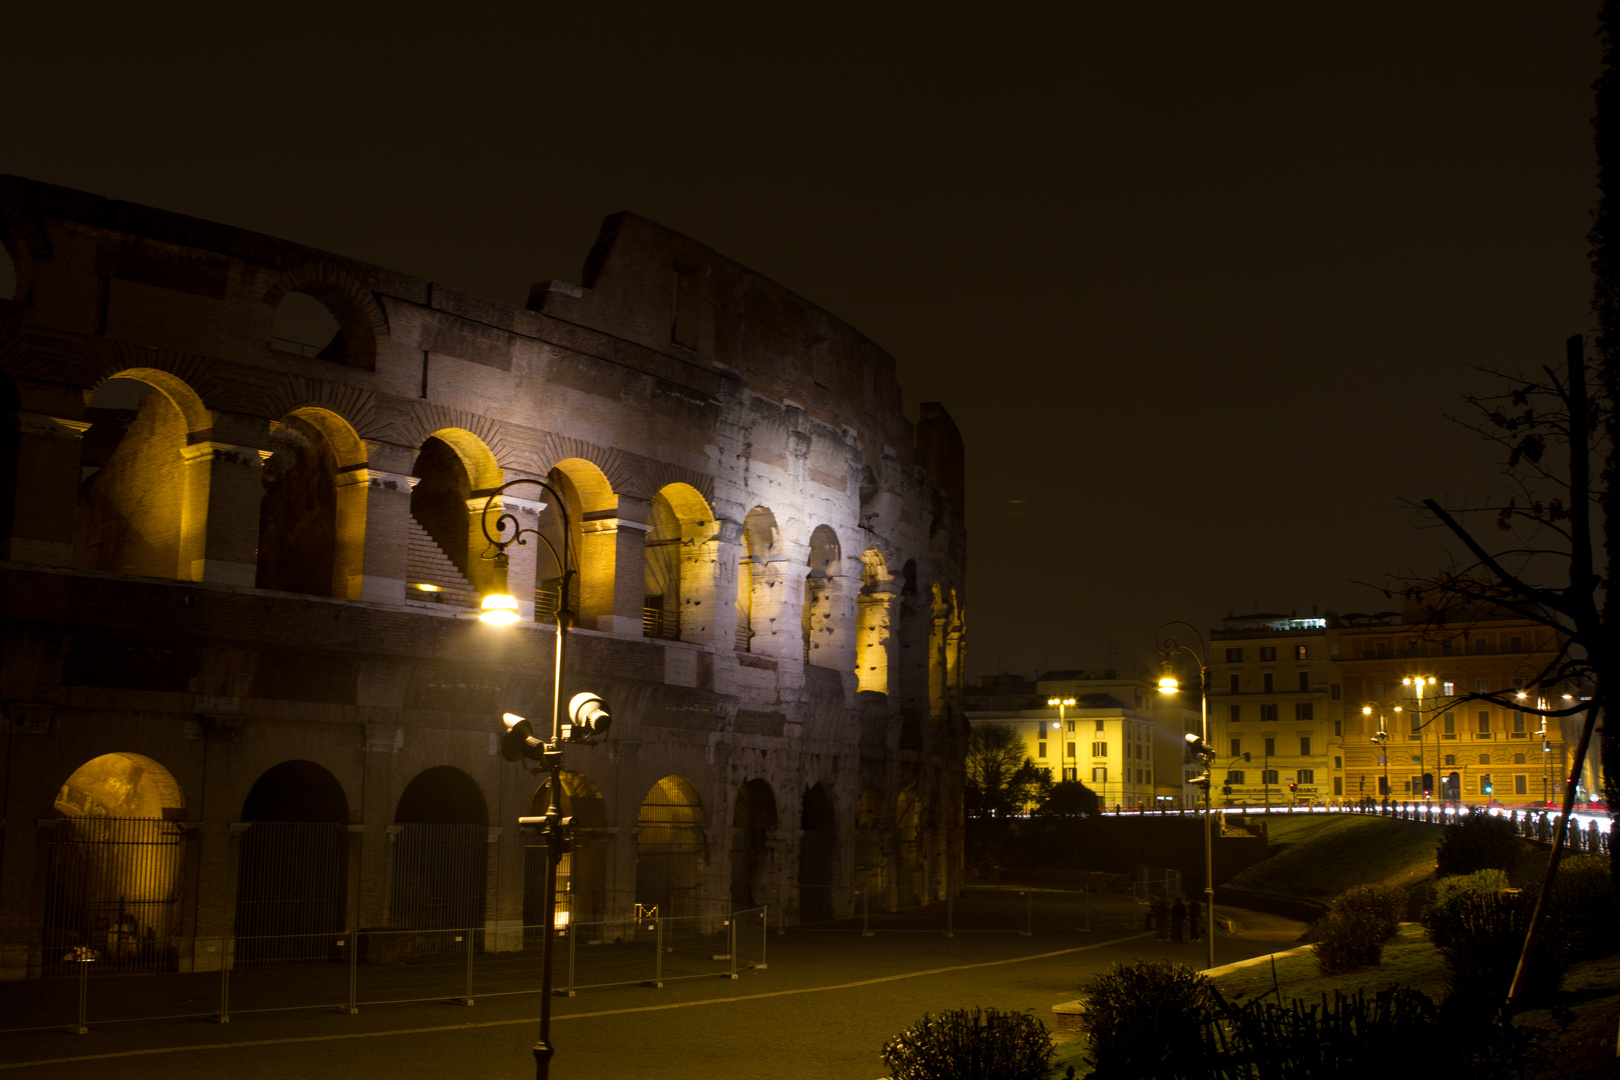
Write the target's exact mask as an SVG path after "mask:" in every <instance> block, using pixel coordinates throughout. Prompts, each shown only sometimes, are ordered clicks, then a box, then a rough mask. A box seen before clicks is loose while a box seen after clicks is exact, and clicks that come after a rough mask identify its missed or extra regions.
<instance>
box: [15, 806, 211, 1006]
mask: <svg viewBox="0 0 1620 1080" xmlns="http://www.w3.org/2000/svg"><path fill="white" fill-rule="evenodd" d="M67 821H68V824H67V825H66V826H59V827H58V828H57V830H56V832H55V834H54V835H53V836H52V837H51V840H50V853H49V861H48V870H47V876H46V886H45V888H46V893H45V957H44V966H45V971H46V973H47V974H60V973H62V972H63V971H65V970H67V968H68V967H69V964H68V962H67V961H66V959H65V957H66V955H67V953H68V952H69V950H71V949H73V948H75V947H78V946H84V947H88V948H90V949H92V950H94V954H95V957H96V960H97V961H98V963H99V964H100V965H101V967H100V970H108V969H112V970H117V971H164V970H167V969H168V968H169V967H171V966H172V964H171V960H172V956H171V954H172V952H173V949H172V942H173V939H174V937H175V936H176V934H177V933H178V932H179V929H180V893H181V884H182V882H183V881H184V877H185V875H184V864H185V849H184V847H183V846H182V839H183V835H184V834H183V833H182V831H181V828H180V826H179V825H178V824H176V823H175V822H172V821H164V820H162V819H159V818H114V817H74V818H68V819H67Z"/></svg>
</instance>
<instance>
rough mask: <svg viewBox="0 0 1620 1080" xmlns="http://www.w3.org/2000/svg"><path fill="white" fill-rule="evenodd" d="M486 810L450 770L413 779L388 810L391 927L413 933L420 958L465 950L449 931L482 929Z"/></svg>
mask: <svg viewBox="0 0 1620 1080" xmlns="http://www.w3.org/2000/svg"><path fill="white" fill-rule="evenodd" d="M488 826H489V804H488V803H487V801H486V800H485V798H484V792H483V789H482V788H480V787H479V786H478V782H477V781H476V780H474V779H473V778H472V777H471V776H468V775H467V774H466V773H465V772H463V771H462V770H460V769H458V768H456V767H455V766H453V765H435V766H433V767H431V768H427V769H423V770H422V771H421V772H419V773H417V774H416V776H415V777H414V778H412V780H411V782H410V783H409V784H407V785H406V786H405V790H404V791H403V792H401V793H400V796H399V802H398V803H397V804H396V805H395V807H394V827H393V830H391V831H392V833H393V845H392V852H391V855H392V858H391V860H390V861H391V866H392V872H391V874H390V879H391V888H390V890H389V922H390V924H391V925H394V926H400V927H410V928H412V929H415V930H417V931H434V932H432V933H427V934H422V933H418V935H417V951H418V952H424V951H425V952H458V951H460V952H464V951H465V950H466V945H465V943H458V942H456V940H455V938H456V936H457V935H456V934H455V931H457V930H461V931H466V930H471V929H476V928H481V927H482V926H483V925H484V909H485V895H486V889H487V881H486V875H487V872H488V852H489V828H488Z"/></svg>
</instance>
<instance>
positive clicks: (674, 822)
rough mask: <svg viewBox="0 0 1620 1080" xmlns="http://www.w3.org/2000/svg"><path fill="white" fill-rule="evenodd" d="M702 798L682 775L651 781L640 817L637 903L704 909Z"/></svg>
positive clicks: (663, 910) (672, 910)
mask: <svg viewBox="0 0 1620 1080" xmlns="http://www.w3.org/2000/svg"><path fill="white" fill-rule="evenodd" d="M703 826H704V819H703V803H702V800H700V799H699V798H698V793H697V789H696V788H694V787H693V786H692V784H691V781H689V780H687V779H686V777H684V776H666V777H664V778H663V779H662V780H660V781H658V783H656V784H654V785H653V786H652V790H651V791H649V792H648V793H647V798H646V799H645V800H644V801H643V802H642V804H641V812H640V813H639V814H638V815H637V817H636V829H637V832H636V903H638V904H641V905H642V906H643V907H656V908H657V909H658V912H659V914H661V915H698V914H701V912H700V911H699V910H698V909H699V902H700V899H701V896H702V888H703Z"/></svg>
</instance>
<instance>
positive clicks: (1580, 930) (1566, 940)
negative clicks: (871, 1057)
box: [1541, 855, 1620, 963]
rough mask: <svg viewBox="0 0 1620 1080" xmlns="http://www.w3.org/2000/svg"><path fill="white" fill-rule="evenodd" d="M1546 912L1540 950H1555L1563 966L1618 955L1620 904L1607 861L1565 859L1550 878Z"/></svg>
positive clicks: (1593, 857)
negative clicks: (1559, 954) (1551, 882)
mask: <svg viewBox="0 0 1620 1080" xmlns="http://www.w3.org/2000/svg"><path fill="white" fill-rule="evenodd" d="M1547 911H1548V915H1547V925H1546V927H1544V928H1543V931H1542V937H1541V940H1542V942H1543V946H1542V947H1544V948H1545V947H1552V948H1556V949H1558V950H1559V951H1560V953H1561V955H1562V956H1563V957H1564V960H1565V961H1566V962H1567V963H1573V962H1575V961H1577V960H1591V959H1595V958H1596V957H1600V956H1609V955H1612V954H1613V953H1616V952H1620V901H1617V898H1616V896H1615V891H1614V879H1613V878H1612V877H1611V876H1610V875H1609V861H1608V859H1606V858H1604V857H1602V856H1598V855H1571V856H1567V857H1565V858H1564V859H1563V860H1562V861H1561V862H1560V863H1559V865H1558V876H1557V877H1556V878H1554V879H1553V891H1552V895H1551V896H1550V897H1548V903H1547Z"/></svg>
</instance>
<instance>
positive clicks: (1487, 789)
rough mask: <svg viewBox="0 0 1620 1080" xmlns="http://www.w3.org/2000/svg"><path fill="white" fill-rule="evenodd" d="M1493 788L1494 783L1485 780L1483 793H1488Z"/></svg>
mask: <svg viewBox="0 0 1620 1080" xmlns="http://www.w3.org/2000/svg"><path fill="white" fill-rule="evenodd" d="M1495 789H1496V788H1495V785H1494V784H1492V783H1491V782H1490V781H1489V780H1487V781H1485V794H1487V795H1489V794H1490V793H1491V792H1492V791H1494V790H1495Z"/></svg>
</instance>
